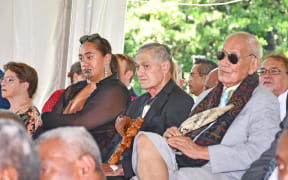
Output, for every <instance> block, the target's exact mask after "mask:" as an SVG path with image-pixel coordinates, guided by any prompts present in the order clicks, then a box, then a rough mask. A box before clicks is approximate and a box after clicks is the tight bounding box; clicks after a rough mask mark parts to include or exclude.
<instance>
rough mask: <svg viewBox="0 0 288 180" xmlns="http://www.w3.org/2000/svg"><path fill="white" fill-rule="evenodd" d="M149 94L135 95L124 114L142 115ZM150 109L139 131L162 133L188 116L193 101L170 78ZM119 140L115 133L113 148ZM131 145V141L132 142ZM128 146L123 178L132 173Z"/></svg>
mask: <svg viewBox="0 0 288 180" xmlns="http://www.w3.org/2000/svg"><path fill="white" fill-rule="evenodd" d="M150 97H151V96H150V94H149V93H145V94H143V95H142V96H139V97H137V98H136V99H135V100H134V101H133V102H132V103H131V104H130V105H129V107H128V110H127V112H126V116H129V117H130V118H132V119H136V118H137V117H139V116H141V115H142V111H143V107H144V106H145V104H147V101H149V100H150ZM154 98H155V100H154V102H153V103H152V105H151V108H150V110H149V111H148V112H147V114H146V116H145V117H144V122H143V124H142V127H141V129H140V130H141V131H150V132H155V133H158V134H160V135H162V134H163V133H164V132H165V130H166V129H167V128H169V127H171V126H177V127H178V126H179V125H180V124H181V123H182V122H183V121H184V120H186V118H187V117H188V115H189V113H190V111H191V108H192V106H193V104H194V101H193V99H192V97H191V96H190V95H188V94H187V93H185V92H184V91H183V90H182V89H181V88H180V87H179V86H177V85H176V84H175V82H174V81H173V80H172V79H171V80H170V81H169V82H168V83H167V84H166V85H165V86H164V88H163V89H162V90H161V91H160V92H159V94H157V95H156V96H155V97H154ZM120 141H121V136H120V135H118V134H117V135H116V136H115V137H114V139H113V141H112V146H113V147H114V148H113V149H114V150H115V146H117V145H118V144H119V143H120ZM132 146H133V143H132ZM132 146H131V147H130V148H129V149H127V150H126V151H125V152H124V153H123V155H122V156H123V159H122V160H121V163H122V166H123V168H124V174H125V178H130V177H132V176H133V175H134V173H133V170H132V163H131V158H132V150H133V147H132ZM111 154H112V152H109V153H108V154H107V157H106V158H105V160H106V161H107V160H108V159H109V157H110V156H111Z"/></svg>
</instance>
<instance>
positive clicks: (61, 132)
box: [36, 127, 105, 180]
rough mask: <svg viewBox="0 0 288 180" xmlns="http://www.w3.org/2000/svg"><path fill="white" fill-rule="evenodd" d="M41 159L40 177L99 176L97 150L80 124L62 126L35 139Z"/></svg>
mask: <svg viewBox="0 0 288 180" xmlns="http://www.w3.org/2000/svg"><path fill="white" fill-rule="evenodd" d="M36 144H37V147H38V153H39V156H40V159H41V172H40V180H48V179H49V180H84V179H85V180H90V179H91V180H102V179H105V176H104V174H103V172H102V170H101V167H100V164H101V154H100V151H99V148H98V145H97V144H96V142H95V141H94V139H93V137H92V136H91V135H90V134H89V133H88V131H87V130H86V129H84V128H83V127H63V128H57V129H53V130H50V131H47V132H45V133H43V134H42V135H41V136H39V138H37V140H36Z"/></svg>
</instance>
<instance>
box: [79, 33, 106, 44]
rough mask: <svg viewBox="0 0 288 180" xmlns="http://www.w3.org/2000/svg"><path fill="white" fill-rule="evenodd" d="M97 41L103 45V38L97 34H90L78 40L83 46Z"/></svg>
mask: <svg viewBox="0 0 288 180" xmlns="http://www.w3.org/2000/svg"><path fill="white" fill-rule="evenodd" d="M96 39H97V40H99V41H100V42H101V43H103V38H102V37H101V36H100V35H99V34H91V35H84V36H82V37H81V38H80V40H79V41H80V43H81V44H83V43H85V42H86V41H91V40H96Z"/></svg>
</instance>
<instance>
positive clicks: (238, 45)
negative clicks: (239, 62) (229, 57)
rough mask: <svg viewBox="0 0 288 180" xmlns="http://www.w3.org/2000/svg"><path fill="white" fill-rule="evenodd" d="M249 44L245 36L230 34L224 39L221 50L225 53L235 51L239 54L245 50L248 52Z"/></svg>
mask: <svg viewBox="0 0 288 180" xmlns="http://www.w3.org/2000/svg"><path fill="white" fill-rule="evenodd" d="M249 48H250V45H249V42H248V40H247V39H246V38H243V37H241V36H232V37H229V38H228V39H226V41H225V42H224V45H223V50H224V51H226V52H227V53H235V54H237V55H241V54H242V53H245V52H250V49H249Z"/></svg>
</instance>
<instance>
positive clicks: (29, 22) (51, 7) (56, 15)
mask: <svg viewBox="0 0 288 180" xmlns="http://www.w3.org/2000/svg"><path fill="white" fill-rule="evenodd" d="M126 1H127V0H9V1H7V0H0V22H1V28H0V68H1V69H2V67H3V65H4V64H6V63H7V62H9V61H17V62H24V63H27V64H29V65H31V66H32V67H34V68H35V69H36V70H37V72H38V78H39V81H38V82H39V84H38V89H37V92H36V95H35V96H34V104H35V105H36V106H37V107H38V108H39V110H40V109H41V108H42V105H43V104H44V103H45V101H46V100H47V99H48V97H49V96H50V95H51V93H52V92H53V91H55V90H56V89H60V88H64V87H65V86H67V85H69V81H68V79H67V78H66V74H67V72H68V71H69V69H70V65H71V64H72V63H74V62H76V61H78V50H79V46H80V43H79V38H80V37H81V36H82V35H84V34H93V33H99V34H100V35H101V36H103V37H105V38H107V39H108V40H109V42H110V43H111V45H112V51H113V53H122V52H123V46H124V25H125V14H126V5H127V2H126Z"/></svg>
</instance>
